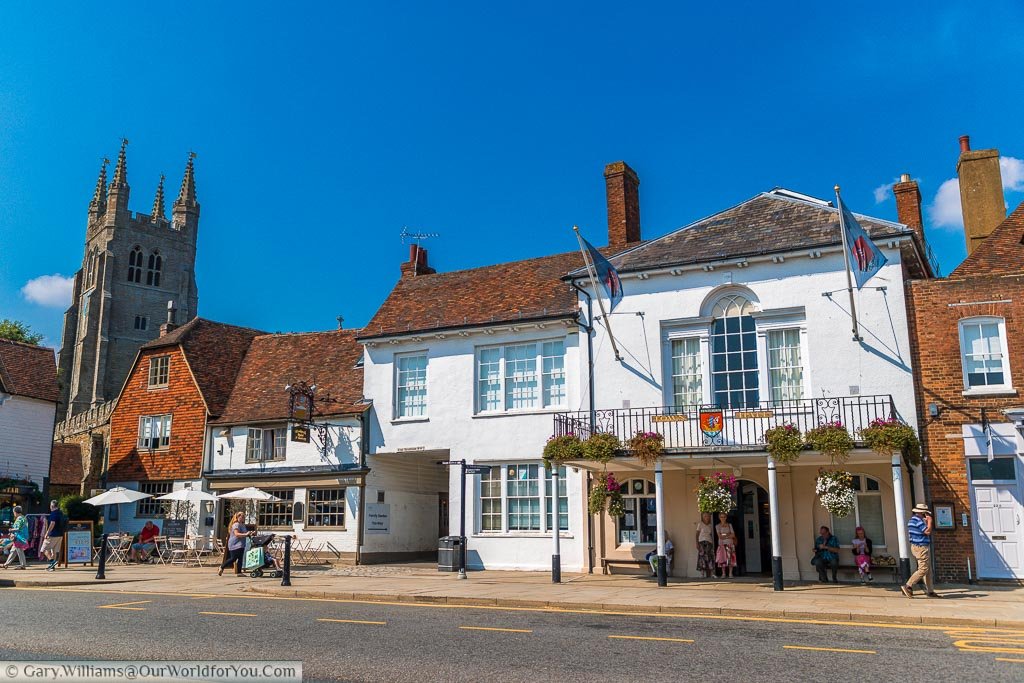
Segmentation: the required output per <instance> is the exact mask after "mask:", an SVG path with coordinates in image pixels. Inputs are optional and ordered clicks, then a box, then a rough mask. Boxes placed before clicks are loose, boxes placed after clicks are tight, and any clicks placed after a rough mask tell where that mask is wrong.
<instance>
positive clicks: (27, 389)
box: [0, 339, 60, 403]
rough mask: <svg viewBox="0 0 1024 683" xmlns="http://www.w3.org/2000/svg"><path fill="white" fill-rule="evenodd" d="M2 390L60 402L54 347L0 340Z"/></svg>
mask: <svg viewBox="0 0 1024 683" xmlns="http://www.w3.org/2000/svg"><path fill="white" fill-rule="evenodd" d="M0 391H4V392H6V393H8V394H13V395H15V396H27V397H28V398H37V399H40V400H42V401H52V402H54V403H56V402H57V401H58V400H59V399H60V390H59V389H58V388H57V361H56V356H54V354H53V349H51V348H47V347H45V346H32V345H31V344H22V343H21V342H15V341H9V340H7V339H0Z"/></svg>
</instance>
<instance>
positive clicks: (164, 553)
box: [153, 536, 171, 564]
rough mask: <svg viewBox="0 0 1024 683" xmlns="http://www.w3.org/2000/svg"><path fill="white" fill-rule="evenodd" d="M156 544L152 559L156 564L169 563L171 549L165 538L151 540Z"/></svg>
mask: <svg viewBox="0 0 1024 683" xmlns="http://www.w3.org/2000/svg"><path fill="white" fill-rule="evenodd" d="M153 542H154V543H155V544H156V551H155V552H154V557H156V562H157V564H167V563H168V562H170V561H171V548H170V545H168V542H167V537H166V536H157V537H156V538H154V539H153Z"/></svg>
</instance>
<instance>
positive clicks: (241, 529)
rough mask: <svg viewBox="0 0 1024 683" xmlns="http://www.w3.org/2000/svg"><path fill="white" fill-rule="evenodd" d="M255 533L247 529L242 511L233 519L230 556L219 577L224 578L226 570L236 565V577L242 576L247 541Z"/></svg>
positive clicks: (222, 566)
mask: <svg viewBox="0 0 1024 683" xmlns="http://www.w3.org/2000/svg"><path fill="white" fill-rule="evenodd" d="M254 533H256V532H255V531H249V530H248V529H246V528H245V513H244V512H242V511H241V510H240V511H238V512H236V513H235V514H234V515H233V516H232V517H231V525H230V526H229V527H228V556H227V558H226V559H225V560H224V562H223V563H222V564H221V565H220V569H219V570H218V571H217V576H223V575H224V570H225V569H227V568H228V567H230V566H231V565H235V576H241V575H242V562H243V560H244V559H245V539H247V538H248V537H249V536H252V535H253V534H254Z"/></svg>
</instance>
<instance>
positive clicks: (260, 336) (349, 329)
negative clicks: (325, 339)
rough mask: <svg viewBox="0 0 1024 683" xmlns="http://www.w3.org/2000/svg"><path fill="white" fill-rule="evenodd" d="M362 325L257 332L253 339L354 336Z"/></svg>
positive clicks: (360, 329) (361, 329)
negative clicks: (316, 335) (304, 330)
mask: <svg viewBox="0 0 1024 683" xmlns="http://www.w3.org/2000/svg"><path fill="white" fill-rule="evenodd" d="M363 329H364V328H362V327H346V328H345V329H343V330H309V331H306V332H263V333H261V334H257V335H256V336H255V337H253V339H254V340H255V339H268V338H275V337H277V338H279V337H302V336H311V335H314V334H352V335H353V336H355V335H357V334H359V333H360V332H362V331H363Z"/></svg>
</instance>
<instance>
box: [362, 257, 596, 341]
mask: <svg viewBox="0 0 1024 683" xmlns="http://www.w3.org/2000/svg"><path fill="white" fill-rule="evenodd" d="M582 266H583V257H582V256H581V255H580V252H578V251H575V252H568V253H565V254H556V255H554V256H542V257H540V258H533V259H527V260H525V261H513V262H511V263H500V264H498V265H495V266H485V267H483V268H473V269H472V270H458V271H454V272H450V273H434V274H431V275H418V276H415V277H404V278H402V279H401V280H399V281H398V284H396V285H395V288H394V289H392V290H391V294H389V295H388V298H387V299H385V301H384V303H383V304H382V305H381V307H380V308H379V309H378V310H377V313H376V315H374V316H373V319H372V320H370V322H369V323H368V324H367V325H366V327H365V328H364V329H363V331H362V333H361V338H364V339H369V338H373V337H384V336H389V335H395V334H406V333H410V332H421V331H428V330H431V331H433V330H443V329H451V328H456V327H469V326H476V325H487V324H490V323H502V322H513V321H517V320H530V319H533V320H537V319H542V318H551V317H558V316H567V315H574V314H575V312H576V294H575V293H574V292H573V291H572V289H570V287H569V286H568V285H567V284H566V283H565V282H562V280H561V278H562V276H564V275H565V274H566V273H568V272H569V271H570V270H573V269H574V268H579V267H582Z"/></svg>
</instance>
